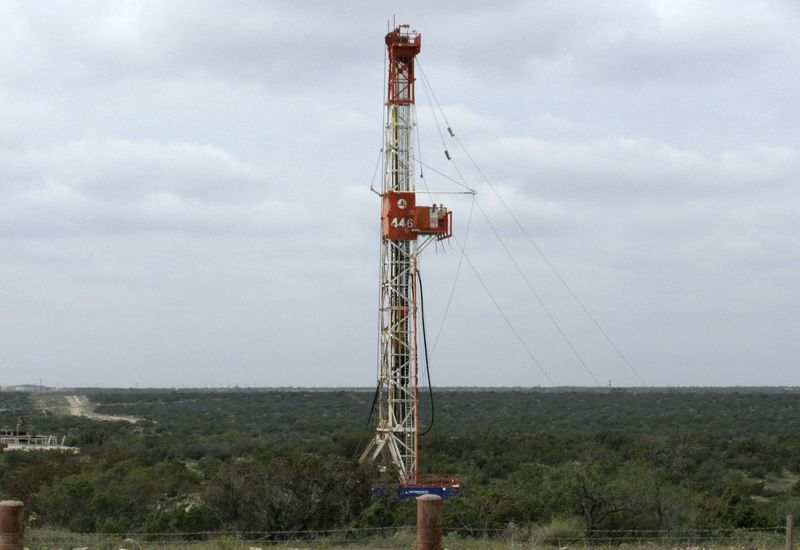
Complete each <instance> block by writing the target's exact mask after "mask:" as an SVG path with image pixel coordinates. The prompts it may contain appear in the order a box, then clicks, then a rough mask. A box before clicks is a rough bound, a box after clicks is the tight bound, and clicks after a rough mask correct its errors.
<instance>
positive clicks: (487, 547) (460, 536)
mask: <svg viewBox="0 0 800 550" xmlns="http://www.w3.org/2000/svg"><path fill="white" fill-rule="evenodd" d="M416 540H417V527H416V526H394V527H374V528H363V529H333V530H317V531H262V532H241V531H209V532H191V533H128V534H124V535H122V534H87V535H80V534H76V533H70V532H56V531H47V530H31V531H28V532H26V534H25V542H26V546H27V547H28V548H30V549H31V550H34V549H35V550H40V549H42V550H45V549H47V550H49V549H56V548H58V549H64V550H66V549H73V548H87V549H90V550H95V549H97V550H118V549H121V548H125V549H126V550H139V549H145V548H146V549H157V548H162V549H175V550H179V549H191V550H212V549H213V550H223V549H224V550H240V549H244V550H252V549H256V548H261V549H266V548H304V549H305V548H308V549H312V548H313V549H316V548H339V549H348V548H352V549H362V550H363V549H375V548H380V549H387V550H388V549H395V548H405V549H409V548H413V547H414V546H415V541H416ZM565 547H566V548H570V549H577V550H580V549H582V548H583V549H588V548H600V547H617V548H626V549H631V548H647V549H652V550H656V549H668V550H674V549H684V550H689V549H693V550H700V549H710V548H725V549H736V550H748V549H759V550H760V549H769V550H773V549H775V550H777V549H781V550H783V549H785V548H786V547H787V540H786V534H785V528H784V527H782V526H781V527H777V526H776V527H773V528H766V529H736V530H732V529H714V530H711V529H709V530H692V531H685V532H674V531H647V532H636V533H633V532H625V531H602V532H600V531H597V532H592V533H587V534H586V535H585V536H580V537H568V536H563V537H558V536H555V537H548V536H543V535H541V534H539V533H537V531H536V529H531V530H528V529H519V528H517V527H515V526H509V527H508V528H506V529H477V530H476V529H471V530H470V531H469V533H466V532H464V531H459V530H457V529H456V530H445V533H444V541H443V545H442V548H449V549H452V550H456V549H470V550H472V549H474V550H500V549H506V548H508V549H516V550H521V549H530V548H554V549H563V548H565ZM0 548H2V547H1V546H0Z"/></svg>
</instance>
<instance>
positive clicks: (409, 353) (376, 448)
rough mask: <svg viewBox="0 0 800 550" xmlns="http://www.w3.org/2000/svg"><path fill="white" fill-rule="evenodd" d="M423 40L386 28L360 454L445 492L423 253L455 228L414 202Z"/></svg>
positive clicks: (441, 213)
mask: <svg viewBox="0 0 800 550" xmlns="http://www.w3.org/2000/svg"><path fill="white" fill-rule="evenodd" d="M421 46H422V36H421V35H420V34H419V33H417V32H416V31H413V30H410V28H409V26H408V25H399V26H397V27H396V28H395V29H394V30H393V31H391V32H389V33H388V34H387V35H386V50H387V56H388V75H387V84H388V86H387V89H386V103H385V109H386V113H385V128H384V132H385V133H384V146H383V154H384V157H383V167H384V170H383V186H382V190H381V193H380V195H381V198H382V201H381V203H382V210H381V245H380V246H381V251H380V305H379V315H380V345H379V357H378V388H377V391H376V399H375V401H376V403H375V404H376V406H377V411H378V423H377V426H376V428H375V434H374V436H373V437H372V439H371V440H370V442H369V443H368V445H367V447H366V449H365V450H364V452H363V453H362V455H361V461H362V462H364V461H378V460H379V461H380V464H381V468H382V469H383V470H384V471H386V472H388V471H396V472H397V474H398V476H399V479H398V480H397V481H396V483H394V484H393V486H394V487H396V488H397V489H398V492H399V495H400V497H401V498H406V497H412V496H417V495H419V494H424V493H436V494H439V495H440V496H443V497H445V498H446V497H449V496H452V495H454V494H457V493H458V492H459V491H460V488H461V484H460V480H459V479H458V476H455V475H432V474H427V475H423V474H421V473H420V471H419V355H418V346H417V344H418V338H417V336H418V330H417V284H418V276H417V275H418V272H419V262H418V259H419V255H420V253H421V252H422V250H423V249H424V248H425V247H426V246H427V245H428V244H430V243H431V242H435V241H437V240H443V239H447V238H449V237H451V236H452V212H451V211H449V210H448V209H447V208H446V207H444V206H442V205H438V206H437V205H436V204H433V205H431V206H423V205H420V204H417V195H416V192H415V188H414V164H415V162H416V159H415V157H414V150H413V137H414V131H415V128H416V107H415V96H414V83H415V77H414V61H415V58H416V56H417V54H419V52H420V48H421Z"/></svg>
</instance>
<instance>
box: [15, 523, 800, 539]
mask: <svg viewBox="0 0 800 550" xmlns="http://www.w3.org/2000/svg"><path fill="white" fill-rule="evenodd" d="M442 527H443V530H444V531H445V533H451V534H460V533H477V534H481V535H491V534H500V533H507V532H509V531H511V530H517V531H525V532H528V533H531V534H532V535H536V534H537V531H539V530H538V529H536V528H535V527H533V528H531V527H523V526H519V525H516V524H514V523H513V522H512V523H509V525H507V526H505V527H496V528H489V527H472V526H459V527H456V526H442ZM415 529H416V526H414V525H391V526H381V527H377V526H375V527H341V528H336V529H280V530H204V531H163V532H145V531H141V532H139V531H137V532H125V533H119V532H117V533H110V532H105V533H102V532H101V533H81V534H78V533H70V532H61V531H50V530H48V529H41V530H40V529H29V530H28V534H29V535H32V536H35V537H42V536H47V535H48V534H50V535H52V536H53V537H60V538H65V537H70V536H76V537H77V536H86V537H96V538H134V539H135V538H141V539H144V540H146V539H153V538H183V539H191V538H197V537H205V538H214V537H235V538H238V539H241V540H259V539H263V538H265V537H291V536H295V537H298V538H306V537H311V536H318V537H319V536H332V535H336V534H353V535H355V534H362V535H365V534H366V535H368V534H370V533H371V534H382V533H386V532H397V531H406V530H408V531H412V530H415ZM785 529H786V526H785V525H779V526H772V527H747V528H736V527H718V528H706V529H591V530H586V531H584V534H583V535H581V536H561V537H559V536H555V535H549V534H546V533H539V536H540V537H541V538H546V539H553V540H555V539H559V540H563V541H569V540H584V539H592V540H618V539H646V538H654V539H656V538H687V537H689V538H698V537H706V538H714V537H715V536H717V537H718V536H720V535H728V536H743V535H746V534H748V533H759V534H764V533H774V534H781V533H783V532H784V531H785ZM545 531H546V530H545ZM2 534H3V533H0V535H2ZM348 540H352V537H350V538H349V539H348Z"/></svg>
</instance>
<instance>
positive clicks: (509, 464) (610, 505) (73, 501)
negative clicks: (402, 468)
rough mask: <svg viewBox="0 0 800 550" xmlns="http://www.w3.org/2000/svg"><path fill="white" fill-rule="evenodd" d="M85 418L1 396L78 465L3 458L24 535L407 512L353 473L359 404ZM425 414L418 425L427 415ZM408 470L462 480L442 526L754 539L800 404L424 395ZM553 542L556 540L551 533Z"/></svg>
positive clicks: (287, 393) (337, 399)
mask: <svg viewBox="0 0 800 550" xmlns="http://www.w3.org/2000/svg"><path fill="white" fill-rule="evenodd" d="M83 393H85V394H87V395H89V397H90V399H91V400H92V401H93V402H95V403H96V404H97V405H98V406H97V408H96V410H97V412H99V413H106V414H119V415H130V416H136V417H140V418H142V419H143V421H141V422H139V423H137V424H129V423H126V422H96V421H92V420H90V419H86V418H74V417H67V416H62V415H60V414H54V413H49V414H48V412H47V411H36V410H34V406H33V403H32V401H31V398H30V396H29V395H27V394H20V393H3V394H0V409H2V422H0V423H2V424H3V425H4V426H6V427H10V426H12V425H13V424H14V422H15V419H16V417H17V416H25V417H28V416H30V417H32V420H33V422H34V425H35V427H36V430H37V431H39V432H59V433H64V434H67V435H68V440H67V443H68V444H72V445H77V446H79V447H80V448H81V453H80V454H79V455H77V456H72V455H66V454H53V453H32V454H20V453H2V454H0V492H1V493H2V497H3V498H20V499H22V500H24V501H25V502H26V504H27V506H28V509H29V512H30V514H29V517H31V522H32V523H33V525H34V526H40V527H51V528H62V529H64V528H65V529H70V530H74V531H80V532H95V531H97V532H154V533H155V532H159V533H164V532H184V533H190V532H197V531H208V530H216V529H225V530H231V529H233V530H244V531H271V530H324V529H335V528H342V527H351V528H355V527H373V526H399V525H409V524H411V523H413V517H414V508H413V506H414V505H413V503H399V502H397V501H395V500H393V499H391V498H385V497H384V498H375V497H374V496H373V495H372V494H371V490H370V482H371V480H373V479H375V477H376V471H375V469H374V468H372V467H369V466H358V465H356V464H355V463H354V461H353V459H354V457H355V456H356V455H357V452H358V450H359V448H361V446H362V445H363V444H364V443H365V441H366V437H368V435H369V434H368V431H367V429H366V425H365V424H366V420H367V418H366V416H367V413H368V412H369V407H370V403H371V400H372V392H371V391H369V390H325V391H321V390H319V391H311V390H294V391H292V390H249V391H248V390H228V391H193V390H191V391H190V390H180V391H172V390H115V391H108V390H90V391H83ZM423 405H424V407H423V408H424V413H423V417H426V415H428V414H429V408H430V407H429V406H428V405H427V404H425V403H423ZM422 447H423V450H422V452H423V456H424V460H423V470H424V471H428V472H437V473H460V474H461V476H462V478H463V480H464V484H465V492H464V495H463V496H461V497H459V498H457V499H454V500H452V501H451V502H449V503H448V505H447V511H446V522H447V527H448V528H449V529H452V530H458V531H460V532H461V533H463V534H464V535H472V536H477V535H484V534H486V533H487V532H488V533H491V532H494V531H492V530H498V531H500V530H506V529H508V528H509V525H513V526H516V527H517V528H528V527H531V526H537V528H539V529H541V530H542V532H551V533H555V532H559V533H561V532H563V533H567V534H572V535H579V536H583V535H588V536H590V537H591V536H601V533H602V531H604V530H622V531H624V532H627V533H637V532H639V533H643V534H646V533H647V532H650V530H672V531H681V530H686V529H720V528H725V529H727V528H761V527H772V526H776V525H780V524H781V523H782V522H783V521H784V519H783V518H784V517H785V514H786V513H788V512H794V513H795V514H796V515H797V516H800V482H799V480H800V392H798V391H793V390H769V389H759V388H752V389H729V390H719V389H707V390H705V389H691V390H658V389H646V390H636V391H634V390H591V391H589V390H572V389H559V390H537V389H532V390H523V389H520V390H505V389H503V390H472V389H451V390H447V391H438V392H437V394H436V425H435V426H434V429H433V430H432V432H431V433H430V434H429V435H428V436H426V437H425V438H423V440H422ZM564 536H566V535H564Z"/></svg>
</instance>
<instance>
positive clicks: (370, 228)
mask: <svg viewBox="0 0 800 550" xmlns="http://www.w3.org/2000/svg"><path fill="white" fill-rule="evenodd" d="M798 6H800V5H799V4H797V2H794V1H786V2H779V1H769V0H764V1H736V0H721V1H697V0H691V1H680V0H663V1H656V0H654V1H625V0H614V1H608V2H597V1H587V2H577V1H575V2H564V1H562V0H553V1H547V0H540V1H536V2H499V3H491V4H489V3H486V2H470V1H459V2H430V1H427V2H414V1H406V2H403V3H397V4H396V5H392V4H391V3H389V2H361V3H356V2H349V3H345V2H313V1H304V2H297V1H286V2H278V1H270V2H264V1H253V2H247V1H240V2H233V3H224V4H223V3H220V2H202V1H192V2H164V1H153V2H140V1H120V2H72V1H71V2H51V1H47V2H45V1H42V2H28V1H24V2H23V1H19V2H13V1H2V2H0V375H1V376H0V384H17V383H26V382H38V380H39V379H42V380H43V382H44V383H45V384H47V385H56V384H60V385H62V386H135V385H138V386H140V387H143V386H206V385H209V386H227V385H237V384H238V385H240V386H254V385H258V386H286V385H294V386H350V385H358V386H371V385H373V384H374V382H375V379H376V352H377V338H378V335H377V322H378V315H377V292H378V279H377V277H378V271H377V262H378V251H379V246H378V245H379V234H378V219H379V209H380V205H379V199H378V198H377V197H376V196H375V195H374V194H372V193H370V191H369V187H370V181H371V178H372V174H373V170H374V167H375V161H376V159H377V158H378V153H379V150H380V148H381V130H382V129H381V114H382V108H383V70H384V61H383V58H384V55H385V52H384V43H383V37H384V35H385V33H386V30H387V19H391V18H392V17H393V15H395V14H396V18H397V22H398V23H400V22H405V23H409V24H410V25H411V26H412V27H413V28H415V29H417V30H418V31H419V32H420V33H421V34H422V36H423V47H422V53H421V55H420V58H419V59H420V62H421V66H422V68H423V69H424V72H425V75H426V76H427V78H428V80H429V81H430V83H431V86H432V87H433V90H434V92H435V94H436V97H437V98H438V100H439V102H440V103H441V106H442V109H443V111H444V114H445V115H446V117H447V120H448V121H449V123H450V124H451V125H452V127H453V129H454V130H455V132H456V134H457V136H458V137H459V139H460V140H461V141H462V143H463V144H464V145H465V147H466V149H467V150H468V151H469V152H470V153H471V155H472V156H473V157H474V158H475V160H476V161H477V163H478V164H479V165H480V167H481V169H482V170H483V172H484V173H485V174H486V176H487V177H488V179H489V181H490V182H491V183H492V184H493V185H494V186H495V188H496V189H497V190H498V191H499V192H500V194H501V196H502V197H503V199H504V200H505V202H506V203H507V204H508V205H509V206H510V207H511V210H512V211H513V213H514V215H515V216H517V218H518V219H519V221H520V222H521V224H522V225H523V226H524V228H525V230H526V231H527V232H528V233H529V234H530V236H531V237H532V238H533V239H534V240H535V242H536V243H537V244H538V245H539V247H540V249H541V250H542V251H543V252H544V254H545V255H546V257H547V258H548V259H549V261H550V262H551V264H552V265H553V266H554V267H555V268H556V269H557V270H558V272H559V274H560V275H561V277H562V278H563V279H564V280H565V281H566V282H567V283H568V284H569V286H570V287H571V288H572V290H573V291H574V293H575V294H576V295H577V296H578V297H579V298H580V300H581V301H582V303H583V304H584V305H585V306H586V308H587V309H588V310H589V311H590V312H591V313H592V315H593V316H594V318H596V319H597V321H598V322H599V323H600V325H601V326H602V327H603V329H604V330H605V331H606V332H607V333H608V335H609V336H610V337H611V339H612V341H613V342H614V343H615V344H616V345H617V346H618V347H619V349H620V350H622V352H623V353H624V354H625V356H626V357H627V358H628V359H629V361H630V362H631V364H632V365H633V366H634V368H635V369H636V371H638V372H639V374H640V375H641V377H642V378H643V379H644V380H645V381H646V383H647V384H648V385H670V386H674V385H800V365H799V364H798V357H800V339H798V334H800V313H799V312H800V285H798V282H799V281H800V187H799V186H798V182H797V178H798V172H799V171H800V132H798V122H800V107H798V98H800V76H798V75H800V71H799V70H798V67H800V7H798ZM417 97H418V117H419V130H420V132H419V134H420V143H421V152H420V155H421V157H422V160H423V161H425V162H426V163H429V164H431V165H432V166H433V167H435V168H436V169H437V170H440V171H442V172H443V173H445V174H447V175H449V176H451V177H454V178H456V179H457V174H458V172H456V170H460V171H461V173H462V174H463V176H464V179H465V180H466V183H467V184H468V185H470V186H472V187H475V188H476V189H477V191H478V194H477V201H478V204H479V205H480V207H481V208H482V209H483V210H484V211H485V212H486V214H487V217H488V218H489V219H491V221H492V224H493V225H494V227H495V229H496V230H497V232H498V233H499V234H500V235H501V237H502V238H503V239H504V242H505V243H506V246H507V247H508V249H509V250H510V251H511V253H512V255H513V257H514V259H515V260H516V262H517V263H518V265H519V266H520V267H521V269H522V271H523V272H524V273H525V275H526V277H527V278H528V281H529V282H530V284H531V286H532V287H533V288H535V290H536V291H537V292H538V293H539V295H540V297H541V299H542V301H543V302H544V303H545V305H546V306H547V307H548V309H549V311H550V313H551V315H552V316H553V317H554V318H555V319H556V320H557V322H558V323H559V326H560V327H561V328H562V330H563V332H564V333H565V334H566V335H567V337H568V339H569V341H570V342H571V343H572V345H573V346H574V348H575V349H576V350H577V351H578V353H579V354H580V356H581V357H582V358H583V360H584V362H585V363H586V367H587V368H584V367H583V366H582V365H581V364H580V361H579V360H578V358H577V357H576V355H575V354H574V353H572V351H571V350H570V348H569V345H568V344H567V343H566V342H565V340H564V339H563V338H562V337H561V335H560V334H559V332H558V330H557V329H556V328H555V326H554V325H553V323H552V322H551V321H550V320H549V319H548V316H547V314H546V312H545V311H543V309H542V308H541V306H540V305H539V304H538V303H537V301H536V299H535V297H534V296H533V294H532V293H531V291H530V290H529V288H528V286H527V285H526V283H525V281H524V280H523V279H522V278H521V277H520V275H519V273H518V272H517V271H516V269H515V267H514V264H513V263H512V261H511V260H510V259H509V257H508V256H507V255H506V254H505V252H504V249H503V247H502V246H501V245H500V244H499V243H498V240H497V239H496V238H495V236H494V234H493V233H492V231H491V229H490V228H489V226H488V225H487V222H486V219H485V218H484V217H483V216H482V214H481V212H480V210H479V209H478V208H477V207H476V208H475V210H474V213H473V217H472V224H471V226H470V232H469V238H468V239H467V245H466V255H467V258H469V260H470V261H471V262H472V263H473V265H474V266H475V269H476V271H477V272H478V273H479V274H480V276H481V277H482V279H483V281H484V283H485V284H486V286H487V287H488V288H489V290H490V292H491V293H492V296H493V297H494V299H495V300H496V301H497V302H498V304H499V305H500V307H501V308H502V309H503V311H504V313H505V315H506V316H507V318H508V319H509V320H510V321H511V323H512V324H513V325H514V328H515V330H516V331H517V332H518V334H520V336H521V337H522V339H523V340H524V341H525V344H526V345H527V347H528V349H529V350H530V351H531V352H532V353H533V354H534V355H535V356H536V358H537V359H538V360H539V362H540V364H541V367H542V368H541V369H539V368H538V367H537V366H536V365H535V364H534V363H533V361H532V360H531V358H530V357H529V355H528V353H527V352H526V350H525V348H523V346H522V345H520V343H519V341H518V340H517V338H516V336H515V335H514V333H513V332H512V331H511V330H510V329H509V328H508V326H507V325H506V323H505V322H504V320H503V317H502V316H501V315H500V314H499V313H498V311H497V309H496V308H495V306H494V304H493V302H492V299H491V298H490V297H489V296H488V295H487V294H486V292H485V291H484V289H483V287H482V286H481V284H480V283H479V282H478V279H477V278H476V276H475V274H474V273H473V271H472V270H471V269H470V268H469V265H468V263H467V262H464V263H462V265H461V270H460V272H458V278H457V279H456V275H457V267H458V265H459V258H460V256H461V254H460V250H459V248H458V245H457V244H456V243H455V242H452V243H450V244H448V245H446V246H444V247H441V248H440V249H439V250H438V251H437V250H435V249H434V248H430V249H428V250H427V251H426V252H425V254H424V257H423V260H422V265H421V268H422V273H423V278H424V283H425V287H424V288H425V294H424V296H425V305H426V307H427V311H426V320H427V325H428V333H429V340H430V344H431V345H432V344H433V341H434V339H435V338H436V335H437V333H439V327H440V326H441V327H442V330H441V337H440V339H439V340H438V345H437V347H436V349H435V352H434V353H433V355H432V357H431V365H432V377H433V383H434V385H447V386H452V385H513V386H516V385H519V386H535V385H543V386H546V385H549V384H550V382H549V381H548V379H547V376H549V377H550V379H552V381H553V382H554V383H555V384H557V385H582V386H589V385H594V384H595V383H596V382H595V379H596V380H597V381H599V383H601V384H603V385H605V384H608V382H609V380H610V381H611V383H612V384H613V385H615V386H630V385H637V384H640V383H641V382H640V381H639V379H638V378H637V377H636V375H635V373H634V372H633V370H632V369H631V368H630V367H629V366H628V365H626V364H625V362H624V361H623V360H622V359H621V358H620V356H619V355H618V354H616V353H615V352H614V350H613V348H612V347H611V345H610V344H609V343H608V342H607V341H606V340H605V338H604V337H603V336H602V334H601V333H600V332H599V331H598V329H597V328H596V327H595V326H594V325H593V324H592V322H591V320H590V319H589V318H588V317H587V316H586V315H585V314H584V313H583V312H582V310H581V308H580V306H579V305H578V304H576V302H575V301H574V300H573V299H572V297H571V296H570V295H569V293H568V292H567V290H566V289H565V288H564V287H563V286H562V285H561V284H560V283H559V281H558V279H557V278H556V277H555V276H554V275H553V273H552V271H550V270H549V269H548V268H547V265H546V264H545V262H544V261H543V260H542V258H541V256H539V255H538V253H537V252H536V250H535V249H534V248H533V247H532V245H531V243H530V242H529V241H528V240H527V239H526V238H525V237H524V235H523V234H522V232H521V231H520V230H519V228H518V227H517V226H516V225H515V223H514V221H513V218H512V217H511V216H510V215H509V214H508V213H507V212H506V211H505V209H504V208H503V207H502V205H501V203H500V202H499V201H498V200H497V198H496V196H494V195H493V193H492V192H491V190H490V189H489V187H488V186H487V185H486V184H485V183H483V182H482V181H481V178H480V177H479V175H478V173H477V172H476V170H475V169H474V167H472V166H471V164H470V163H469V160H468V158H467V157H466V155H465V153H464V151H463V150H461V148H460V147H458V146H457V144H455V143H454V142H453V141H452V140H450V139H449V137H448V138H447V139H448V141H446V143H445V145H446V146H447V148H448V150H449V151H450V152H451V155H452V157H453V159H454V162H455V164H453V163H448V161H447V159H446V158H445V156H444V154H443V145H442V142H441V140H440V137H439V134H438V132H437V129H436V124H435V121H434V119H433V118H432V113H433V109H432V106H431V101H430V100H429V99H428V97H427V95H426V94H425V93H424V91H423V89H422V87H421V86H418V94H417ZM424 179H425V182H426V183H427V184H428V185H429V186H430V187H431V188H432V189H435V190H438V191H453V190H456V189H457V187H456V186H455V184H453V183H452V182H451V181H449V180H447V179H445V178H443V177H440V176H437V175H436V174H435V173H434V172H433V171H432V170H427V171H426V173H425V174H424ZM376 185H378V186H379V182H376ZM418 185H419V183H418ZM435 199H436V200H437V201H440V202H441V201H445V202H446V203H447V204H448V206H450V207H451V208H452V209H453V210H454V211H455V231H456V235H457V237H458V238H459V239H460V242H463V239H464V235H465V232H466V220H467V214H468V212H469V211H470V207H471V198H470V197H467V196H457V195H448V196H439V197H435ZM426 200H427V199H426ZM454 282H456V286H455V291H454V293H453V299H452V305H451V307H450V310H449V313H448V315H447V317H446V319H445V322H444V323H442V319H443V316H444V312H445V306H446V303H447V301H448V296H449V294H450V289H451V288H452V287H453V284H454ZM543 371H544V372H543ZM589 371H590V372H591V374H590V372H589ZM545 373H546V375H547V376H545Z"/></svg>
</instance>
